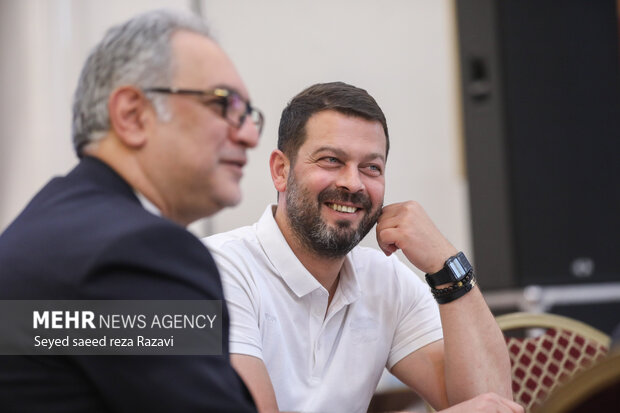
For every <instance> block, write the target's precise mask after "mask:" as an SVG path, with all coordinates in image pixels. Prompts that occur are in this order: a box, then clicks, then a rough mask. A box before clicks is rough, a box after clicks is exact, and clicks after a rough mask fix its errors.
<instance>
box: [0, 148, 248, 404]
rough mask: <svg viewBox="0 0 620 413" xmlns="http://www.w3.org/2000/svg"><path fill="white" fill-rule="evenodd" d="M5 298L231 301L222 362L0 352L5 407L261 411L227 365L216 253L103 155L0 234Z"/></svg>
mask: <svg viewBox="0 0 620 413" xmlns="http://www.w3.org/2000/svg"><path fill="white" fill-rule="evenodd" d="M0 299H29V300H37V299H68V300H73V299H79V300H94V299H96V300H105V299H121V300H124V299H151V300H152V299H188V300H222V303H223V314H222V320H223V325H224V331H223V347H222V348H223V355H221V356H153V355H150V356H149V355H143V356H2V357H0V410H2V411H36V412H39V411H45V412H99V411H127V412H142V411H144V412H146V411H152V412H159V411H162V412H163V411H175V412H176V411H178V412H194V411H202V412H218V413H219V412H252V411H255V408H254V405H253V402H252V401H251V398H250V397H249V394H248V392H247V389H246V388H245V386H244V385H243V383H242V382H241V380H240V379H239V377H238V376H237V375H236V374H235V372H234V370H233V369H232V368H231V366H230V363H229V355H228V312H227V310H226V305H225V302H224V301H223V300H224V297H223V293H222V286H221V282H220V278H219V273H218V270H217V268H216V266H215V263H214V262H213V259H212V258H211V255H210V254H209V252H208V251H207V249H206V248H205V247H204V245H203V244H202V243H201V242H200V241H199V240H198V239H197V238H196V237H194V236H193V235H192V234H190V233H189V232H188V231H186V230H185V229H184V228H182V227H181V226H179V225H177V224H175V223H173V222H171V221H169V220H167V219H164V218H160V217H157V216H155V215H153V214H151V213H149V212H147V211H146V210H145V209H144V208H143V207H142V205H141V204H140V202H139V201H138V199H137V198H136V196H135V195H134V192H133V190H132V188H131V187H130V186H129V185H128V184H127V183H126V182H125V181H124V180H123V179H122V178H121V177H120V176H119V175H118V174H117V173H115V172H114V171H113V170H112V169H111V168H109V167H108V166H107V165H106V164H104V163H102V162H101V161H99V160H97V159H94V158H88V157H87V158H84V159H83V160H82V161H81V162H80V163H79V165H78V166H77V167H76V168H75V169H74V170H73V171H71V172H70V173H69V174H68V175H67V176H65V177H62V178H55V179H53V180H52V181H50V182H49V183H48V184H47V185H46V186H45V187H44V188H43V189H42V190H41V191H40V192H39V193H38V194H37V195H36V196H35V197H34V198H33V199H32V201H31V202H30V203H29V205H28V206H27V207H26V208H25V210H24V211H23V212H22V213H21V215H19V216H18V217H17V219H16V220H15V221H14V222H13V223H12V224H11V225H10V226H9V227H8V228H7V229H6V231H5V232H4V233H3V234H2V235H1V236H0Z"/></svg>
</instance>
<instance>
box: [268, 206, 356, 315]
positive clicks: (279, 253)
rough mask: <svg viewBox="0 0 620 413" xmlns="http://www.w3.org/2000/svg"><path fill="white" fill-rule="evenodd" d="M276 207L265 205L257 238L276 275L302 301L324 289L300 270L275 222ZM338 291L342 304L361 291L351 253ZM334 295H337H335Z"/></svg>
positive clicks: (302, 268) (353, 298)
mask: <svg viewBox="0 0 620 413" xmlns="http://www.w3.org/2000/svg"><path fill="white" fill-rule="evenodd" d="M276 207H277V205H274V204H272V205H268V206H267V209H266V210H265V212H264V213H263V215H262V216H261V218H260V219H259V220H258V223H257V227H256V234H257V236H258V240H259V242H260V244H261V246H262V247H263V249H264V251H265V254H266V255H267V257H268V258H269V261H270V262H271V263H272V264H273V266H274V267H275V268H276V270H277V272H278V274H279V275H280V277H282V279H283V280H284V282H286V284H287V285H288V286H289V288H290V289H291V290H292V291H293V292H294V293H295V294H296V295H297V296H298V297H303V296H305V295H307V294H309V293H311V292H312V291H314V290H316V289H319V288H323V286H322V285H321V283H319V282H318V281H317V280H316V278H314V276H313V275H312V274H310V272H309V271H308V270H307V269H306V267H304V266H303V264H302V263H301V261H299V259H298V258H297V256H296V255H295V253H294V252H293V250H292V249H291V247H290V246H289V245H288V242H287V241H286V239H285V238H284V235H282V231H280V227H278V224H277V223H276V220H275V218H274V215H275V211H276ZM338 290H340V291H341V293H342V295H343V297H344V299H345V301H347V302H348V303H351V302H353V301H355V300H357V299H358V298H359V297H360V296H361V289H360V286H359V284H358V282H357V276H356V271H355V265H353V262H352V260H351V253H349V254H347V256H346V257H345V261H344V265H343V267H342V270H341V272H340V281H339V283H338ZM336 294H337V293H336Z"/></svg>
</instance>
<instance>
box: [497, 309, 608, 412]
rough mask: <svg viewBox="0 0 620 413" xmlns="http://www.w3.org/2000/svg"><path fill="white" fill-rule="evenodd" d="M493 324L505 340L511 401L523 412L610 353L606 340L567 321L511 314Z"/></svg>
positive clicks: (551, 315)
mask: <svg viewBox="0 0 620 413" xmlns="http://www.w3.org/2000/svg"><path fill="white" fill-rule="evenodd" d="M496 320H497V323H498V324H499V327H500V328H501V330H502V331H503V332H504V335H505V337H506V344H507V346H508V353H509V355H510V362H511V365H512V390H513V394H514V398H515V401H516V402H517V403H519V404H521V405H522V406H523V407H524V408H525V411H526V412H532V411H534V410H535V409H536V408H537V407H539V406H540V404H541V403H542V402H543V401H544V400H545V399H546V398H547V397H548V396H549V394H551V392H552V391H553V390H554V389H555V388H556V387H557V386H558V385H560V384H562V383H566V382H567V381H568V380H569V379H570V378H571V377H573V376H574V375H575V374H577V373H579V372H580V371H583V370H585V369H587V368H588V367H591V366H592V365H594V363H595V362H596V361H598V360H600V359H602V358H603V357H605V355H606V354H607V353H608V351H609V344H610V338H609V336H607V335H606V334H604V333H603V332H601V331H599V330H597V329H595V328H593V327H591V326H589V325H587V324H584V323H582V322H580V321H577V320H573V319H571V318H568V317H563V316H558V315H553V314H533V313H512V314H506V315H501V316H498V317H496ZM515 333H517V334H515ZM519 333H520V334H519ZM532 333H534V334H532Z"/></svg>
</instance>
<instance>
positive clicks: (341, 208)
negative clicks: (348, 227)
mask: <svg viewBox="0 0 620 413" xmlns="http://www.w3.org/2000/svg"><path fill="white" fill-rule="evenodd" d="M329 207H330V208H331V209H333V210H334V211H338V212H348V213H350V214H352V213H354V212H355V211H357V208H355V207H350V206H346V205H338V204H329Z"/></svg>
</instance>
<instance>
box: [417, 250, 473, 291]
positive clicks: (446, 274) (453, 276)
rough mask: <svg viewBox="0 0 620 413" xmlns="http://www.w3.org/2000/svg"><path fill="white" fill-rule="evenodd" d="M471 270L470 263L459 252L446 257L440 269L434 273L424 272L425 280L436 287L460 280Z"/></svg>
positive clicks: (432, 286)
mask: <svg viewBox="0 0 620 413" xmlns="http://www.w3.org/2000/svg"><path fill="white" fill-rule="evenodd" d="M471 271H472V267H471V264H470V263H469V261H467V258H466V257H465V254H463V253H462V252H459V253H458V254H456V255H455V256H453V257H450V258H448V259H447V260H446V263H445V264H444V265H443V268H442V269H441V270H439V271H437V272H436V273H434V274H426V282H427V283H428V285H430V286H431V288H437V286H438V285H442V284H448V283H455V282H457V281H461V280H462V279H463V278H465V276H466V275H467V274H469V273H470V272H471Z"/></svg>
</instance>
